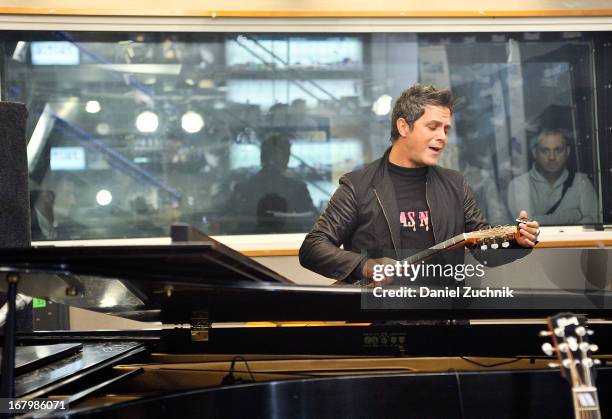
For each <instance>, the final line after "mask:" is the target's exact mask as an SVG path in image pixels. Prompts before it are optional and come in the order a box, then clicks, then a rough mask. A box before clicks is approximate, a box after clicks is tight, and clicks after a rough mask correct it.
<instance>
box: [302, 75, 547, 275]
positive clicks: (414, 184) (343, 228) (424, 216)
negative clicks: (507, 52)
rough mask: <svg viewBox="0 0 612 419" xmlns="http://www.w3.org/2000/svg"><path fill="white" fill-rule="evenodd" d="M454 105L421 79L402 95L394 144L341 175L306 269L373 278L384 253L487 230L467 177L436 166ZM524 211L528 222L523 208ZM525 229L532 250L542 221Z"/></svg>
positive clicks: (307, 251)
mask: <svg viewBox="0 0 612 419" xmlns="http://www.w3.org/2000/svg"><path fill="white" fill-rule="evenodd" d="M453 106H454V99H453V96H452V93H451V92H450V91H449V90H447V89H442V90H440V89H436V88H435V87H433V86H424V85H420V84H416V85H414V86H412V87H411V88H409V89H407V90H406V91H404V92H403V93H402V94H401V96H400V97H399V98H398V99H397V101H396V103H395V106H394V108H393V113H392V117H391V141H392V145H391V148H390V149H388V150H387V152H386V153H385V155H384V156H383V157H382V158H381V159H379V160H376V161H374V162H373V163H370V164H369V165H368V166H366V167H365V168H363V169H360V170H357V171H355V172H351V173H348V174H346V175H344V176H343V177H342V178H341V179H340V186H339V188H338V189H337V190H336V192H335V193H334V195H333V196H332V198H331V200H330V202H329V205H328V207H327V209H326V210H325V212H324V213H323V215H321V217H320V218H319V220H318V221H317V222H316V223H315V225H314V228H313V229H312V231H311V232H310V233H309V234H308V235H307V236H306V239H305V240H304V243H303V244H302V247H301V248H300V262H301V264H302V265H303V266H304V267H306V268H308V269H311V270H313V271H315V272H318V273H319V274H321V275H324V276H327V277H329V278H333V279H336V280H343V281H347V282H353V281H355V280H359V279H364V277H365V278H367V279H372V276H373V269H374V265H375V264H378V263H385V262H386V261H388V260H389V259H382V258H383V257H386V258H388V257H391V258H392V259H400V258H403V257H406V256H407V253H415V252H416V251H418V250H420V249H425V248H428V247H430V246H432V245H434V244H435V243H440V242H442V241H444V240H446V239H449V238H451V237H453V236H455V235H457V234H460V233H463V232H466V231H473V230H479V229H482V228H485V227H488V224H487V222H486V220H485V219H484V217H483V216H482V214H481V212H480V210H479V209H478V207H477V205H476V203H475V201H474V196H473V194H472V191H471V190H470V188H469V186H468V184H467V182H466V181H465V179H464V178H463V176H462V175H461V174H460V173H459V172H456V171H454V170H449V169H443V168H441V167H437V166H436V164H437V163H438V159H439V158H440V154H441V153H442V152H443V150H444V147H445V146H446V144H447V142H448V131H449V129H450V127H451V116H452V112H453ZM519 216H520V217H521V218H523V219H527V213H526V212H524V211H522V212H521V213H520V214H519ZM519 226H520V238H519V239H517V244H518V245H519V246H522V247H533V246H534V245H535V243H536V241H537V235H538V233H539V230H538V223H537V222H535V221H529V222H524V223H521V224H520V225H519ZM340 246H343V249H340ZM406 251H407V252H406ZM387 263H388V262H387Z"/></svg>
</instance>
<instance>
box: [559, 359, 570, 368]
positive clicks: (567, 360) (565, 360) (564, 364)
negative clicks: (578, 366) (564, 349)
mask: <svg viewBox="0 0 612 419" xmlns="http://www.w3.org/2000/svg"><path fill="white" fill-rule="evenodd" d="M561 364H562V365H563V366H564V367H565V368H569V367H570V366H571V365H572V361H571V360H570V359H564V360H563V361H562V362H561Z"/></svg>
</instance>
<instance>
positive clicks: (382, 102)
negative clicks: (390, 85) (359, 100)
mask: <svg viewBox="0 0 612 419" xmlns="http://www.w3.org/2000/svg"><path fill="white" fill-rule="evenodd" d="M392 100H393V98H392V97H391V96H389V95H382V96H381V97H379V98H378V99H376V101H375V102H374V103H373V104H372V112H374V113H375V114H376V115H378V116H385V115H387V114H388V113H389V112H391V101H392Z"/></svg>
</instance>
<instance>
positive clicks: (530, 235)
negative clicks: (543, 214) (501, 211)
mask: <svg viewBox="0 0 612 419" xmlns="http://www.w3.org/2000/svg"><path fill="white" fill-rule="evenodd" d="M518 218H519V219H521V220H525V222H522V223H519V225H518V228H519V233H520V236H519V238H518V239H516V242H517V243H518V244H519V246H521V247H533V246H535V245H536V243H537V241H538V236H539V235H540V225H539V224H538V222H537V221H533V220H531V221H527V220H529V217H528V215H527V211H525V210H523V211H521V213H520V214H519V216H518Z"/></svg>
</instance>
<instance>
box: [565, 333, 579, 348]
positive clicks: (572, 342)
mask: <svg viewBox="0 0 612 419" xmlns="http://www.w3.org/2000/svg"><path fill="white" fill-rule="evenodd" d="M567 343H568V345H569V348H570V349H571V350H572V351H577V350H578V340H577V339H576V338H575V337H572V336H570V337H569V338H567Z"/></svg>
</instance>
